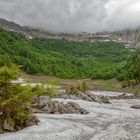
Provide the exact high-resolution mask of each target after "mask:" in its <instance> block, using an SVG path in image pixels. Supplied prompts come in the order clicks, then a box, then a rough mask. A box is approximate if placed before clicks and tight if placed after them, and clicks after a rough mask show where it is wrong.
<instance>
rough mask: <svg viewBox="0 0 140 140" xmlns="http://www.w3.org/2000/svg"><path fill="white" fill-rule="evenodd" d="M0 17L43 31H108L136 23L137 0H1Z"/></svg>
mask: <svg viewBox="0 0 140 140" xmlns="http://www.w3.org/2000/svg"><path fill="white" fill-rule="evenodd" d="M0 17H1V18H5V19H7V20H10V21H14V22H16V23H18V24H20V25H23V26H30V27H33V28H39V29H42V30H46V31H54V32H82V31H86V32H99V31H106V30H107V31H112V30H120V29H125V28H135V27H137V26H139V25H140V18H139V17H140V0H137V1H134V0H123V1H122V0H59V1H56V0H22V1H19V0H1V1H0Z"/></svg>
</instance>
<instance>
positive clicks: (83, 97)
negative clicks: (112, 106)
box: [59, 91, 110, 104]
mask: <svg viewBox="0 0 140 140" xmlns="http://www.w3.org/2000/svg"><path fill="white" fill-rule="evenodd" d="M59 97H60V98H63V99H73V100H75V99H76V100H85V101H90V102H98V103H100V104H102V103H110V102H109V99H108V98H106V97H99V96H97V95H93V94H91V93H90V92H86V93H83V92H80V91H78V92H77V93H75V94H67V93H63V94H60V95H59Z"/></svg>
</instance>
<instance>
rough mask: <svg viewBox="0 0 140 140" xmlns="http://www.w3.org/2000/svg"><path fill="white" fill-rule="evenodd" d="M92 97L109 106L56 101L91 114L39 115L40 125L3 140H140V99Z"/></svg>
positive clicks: (110, 95) (109, 94)
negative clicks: (73, 105)
mask: <svg viewBox="0 0 140 140" xmlns="http://www.w3.org/2000/svg"><path fill="white" fill-rule="evenodd" d="M90 94H93V95H95V94H96V95H97V96H99V97H101V96H102V97H104V96H105V97H107V98H108V99H109V103H98V102H96V101H88V100H86V101H85V100H79V99H78V98H77V99H68V97H67V98H66V99H63V98H56V99H52V100H53V101H55V102H57V103H58V102H61V103H63V104H64V105H65V104H67V103H69V102H73V103H76V104H78V105H79V106H80V107H81V108H82V109H84V110H86V111H87V112H88V114H87V113H85V114H84V115H83V114H46V113H38V114H36V116H37V117H38V119H39V120H40V123H39V124H38V125H35V126H31V127H28V128H25V129H24V130H21V131H19V132H15V133H6V134H2V135H0V140H140V109H138V108H131V107H133V106H139V105H140V100H139V99H133V98H132V96H133V95H131V94H123V93H116V92H108V91H104V92H103V91H94V92H91V93H90ZM118 96H119V98H118ZM124 96H125V98H124ZM121 97H122V98H121ZM128 97H129V98H128ZM130 97H131V98H130ZM79 106H78V107H79Z"/></svg>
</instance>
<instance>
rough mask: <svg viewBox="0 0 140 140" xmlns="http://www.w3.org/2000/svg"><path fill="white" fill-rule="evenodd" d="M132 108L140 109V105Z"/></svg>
mask: <svg viewBox="0 0 140 140" xmlns="http://www.w3.org/2000/svg"><path fill="white" fill-rule="evenodd" d="M130 108H134V109H140V105H133V106H131V107H130Z"/></svg>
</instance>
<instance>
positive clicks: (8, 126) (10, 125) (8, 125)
mask: <svg viewBox="0 0 140 140" xmlns="http://www.w3.org/2000/svg"><path fill="white" fill-rule="evenodd" d="M3 130H5V131H9V132H14V131H15V124H14V122H12V121H11V120H4V123H3Z"/></svg>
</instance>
